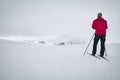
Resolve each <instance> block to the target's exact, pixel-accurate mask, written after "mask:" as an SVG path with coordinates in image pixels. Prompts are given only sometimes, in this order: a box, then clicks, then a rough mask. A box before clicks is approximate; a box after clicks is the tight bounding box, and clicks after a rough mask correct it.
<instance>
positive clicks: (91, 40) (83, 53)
mask: <svg viewBox="0 0 120 80" xmlns="http://www.w3.org/2000/svg"><path fill="white" fill-rule="evenodd" d="M93 37H94V34H93V36H92V38H91V40H90V41H89V44H88V45H87V48H86V49H85V51H84V53H83V56H84V55H85V53H86V51H87V49H88V47H89V45H90V43H91V41H92V39H93Z"/></svg>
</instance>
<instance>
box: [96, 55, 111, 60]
mask: <svg viewBox="0 0 120 80" xmlns="http://www.w3.org/2000/svg"><path fill="white" fill-rule="evenodd" d="M97 56H99V57H100V58H102V59H104V60H106V61H110V60H109V59H108V58H106V57H101V56H100V55H98V54H97Z"/></svg>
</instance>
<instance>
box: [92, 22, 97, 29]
mask: <svg viewBox="0 0 120 80" xmlns="http://www.w3.org/2000/svg"><path fill="white" fill-rule="evenodd" d="M92 28H93V29H96V23H95V21H93V23H92Z"/></svg>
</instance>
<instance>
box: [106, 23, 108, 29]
mask: <svg viewBox="0 0 120 80" xmlns="http://www.w3.org/2000/svg"><path fill="white" fill-rule="evenodd" d="M106 29H108V25H107V21H106Z"/></svg>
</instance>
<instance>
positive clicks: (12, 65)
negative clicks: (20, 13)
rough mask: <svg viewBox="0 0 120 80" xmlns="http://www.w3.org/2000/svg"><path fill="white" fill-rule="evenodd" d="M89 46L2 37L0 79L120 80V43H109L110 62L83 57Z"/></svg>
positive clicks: (0, 41)
mask: <svg viewBox="0 0 120 80" xmlns="http://www.w3.org/2000/svg"><path fill="white" fill-rule="evenodd" d="M86 46H87V45H86V44H80V45H72V46H71V45H62V46H61V45H43V44H41V45H34V44H26V43H20V42H14V41H8V40H0V80H120V68H119V67H120V62H119V60H120V54H119V52H120V44H106V49H107V54H108V56H107V58H108V59H109V60H110V61H106V60H104V59H97V58H94V57H92V56H90V55H88V54H85V56H83V52H84V50H85V48H86ZM91 49H92V45H90V47H89V49H88V52H91ZM98 53H99V51H98Z"/></svg>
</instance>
